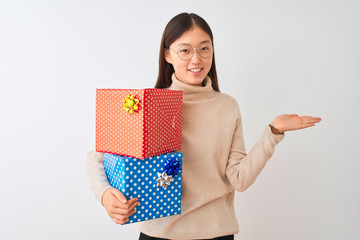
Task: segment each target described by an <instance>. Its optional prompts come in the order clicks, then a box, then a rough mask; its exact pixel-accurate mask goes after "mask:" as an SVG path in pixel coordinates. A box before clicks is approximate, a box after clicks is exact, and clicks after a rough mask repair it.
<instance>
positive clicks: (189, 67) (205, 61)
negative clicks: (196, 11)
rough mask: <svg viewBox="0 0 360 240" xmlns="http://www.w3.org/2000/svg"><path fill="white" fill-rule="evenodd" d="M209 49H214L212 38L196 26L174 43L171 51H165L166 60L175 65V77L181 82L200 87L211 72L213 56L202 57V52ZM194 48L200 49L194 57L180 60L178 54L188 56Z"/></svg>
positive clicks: (195, 50)
mask: <svg viewBox="0 0 360 240" xmlns="http://www.w3.org/2000/svg"><path fill="white" fill-rule="evenodd" d="M207 47H210V48H211V49H212V42H211V38H210V36H209V35H208V34H207V33H206V32H205V31H204V30H202V29H201V28H200V27H198V26H196V25H194V27H192V28H191V29H189V30H188V31H186V32H184V33H183V34H182V35H181V36H180V37H179V38H178V39H177V40H176V41H175V42H173V43H172V44H171V45H170V49H167V50H166V51H165V60H166V61H167V62H168V63H170V64H172V65H173V67H174V70H175V76H176V78H177V79H178V80H179V81H181V82H183V83H186V84H191V85H199V86H200V85H201V84H202V82H203V80H204V79H205V77H206V76H207V74H208V73H209V71H210V68H211V63H212V58H213V56H212V54H210V56H209V57H207V58H203V57H201V56H200V54H199V53H200V51H206V48H207ZM192 48H198V49H194V55H193V56H192V57H191V58H190V59H188V60H185V61H184V60H182V59H180V58H179V56H178V54H177V53H180V54H182V55H184V54H185V55H186V52H189V49H190V51H192ZM171 49H172V50H171ZM211 53H212V50H211ZM202 55H205V54H202ZM190 56H191V54H190Z"/></svg>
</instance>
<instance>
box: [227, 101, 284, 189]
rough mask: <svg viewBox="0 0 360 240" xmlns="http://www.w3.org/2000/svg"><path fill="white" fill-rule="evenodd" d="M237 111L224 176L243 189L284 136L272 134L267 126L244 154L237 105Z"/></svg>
mask: <svg viewBox="0 0 360 240" xmlns="http://www.w3.org/2000/svg"><path fill="white" fill-rule="evenodd" d="M237 113H238V118H237V121H236V127H235V131H234V135H233V139H232V144H231V149H230V154H229V159H228V164H227V167H226V177H227V178H228V180H229V182H230V184H231V185H232V186H233V187H234V188H235V189H236V190H238V191H245V190H246V189H247V188H248V187H250V186H251V185H252V184H253V183H254V182H255V180H256V178H257V176H258V175H259V174H260V172H261V170H262V169H263V168H264V167H265V164H266V162H267V161H268V160H269V159H270V157H271V156H272V155H273V153H274V151H275V146H276V144H278V143H279V142H280V141H281V140H282V139H283V138H284V134H279V135H274V134H273V133H272V132H271V129H270V127H269V126H267V128H266V129H265V132H264V133H263V135H262V137H261V138H260V140H259V141H258V142H257V143H256V144H255V145H254V146H253V147H252V148H251V150H250V151H249V152H248V154H246V150H245V144H244V137H243V130H242V121H241V116H240V111H239V108H238V107H237Z"/></svg>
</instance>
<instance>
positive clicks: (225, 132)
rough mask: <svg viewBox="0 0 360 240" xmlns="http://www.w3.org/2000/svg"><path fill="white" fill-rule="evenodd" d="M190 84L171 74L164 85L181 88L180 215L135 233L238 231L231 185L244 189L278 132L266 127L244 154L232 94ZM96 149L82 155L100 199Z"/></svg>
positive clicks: (193, 235) (191, 235)
mask: <svg viewBox="0 0 360 240" xmlns="http://www.w3.org/2000/svg"><path fill="white" fill-rule="evenodd" d="M205 83H206V85H205V86H204V87H202V86H193V85H188V84H185V83H182V82H180V81H179V80H177V79H176V78H175V77H174V76H173V83H172V85H171V86H170V88H169V89H174V90H182V91H183V93H184V95H183V126H182V148H181V150H180V152H182V153H183V154H184V156H183V173H182V174H183V179H182V197H181V215H175V216H170V217H165V218H160V219H154V220H150V221H145V222H141V223H139V229H140V231H141V232H143V233H145V234H147V235H150V236H154V237H159V238H165V239H209V238H215V237H219V236H225V235H230V234H235V233H237V232H238V231H239V228H238V223H237V220H236V215H235V211H234V189H236V190H238V191H244V190H245V189H247V188H248V187H249V186H250V185H251V184H252V183H253V182H254V181H255V179H256V177H257V176H258V175H259V173H260V172H261V170H262V169H263V168H264V166H265V164H266V162H267V161H268V160H269V158H270V157H271V156H272V154H273V153H274V150H275V145H276V144H277V143H279V142H280V141H281V139H282V138H283V137H284V135H274V134H272V132H271V130H270V127H266V130H265V132H264V134H263V135H262V137H261V138H260V140H259V141H258V142H257V143H256V144H255V145H254V146H253V147H252V149H251V150H250V151H249V152H248V154H246V151H245V146H244V139H243V131H242V125H241V116H240V111H239V107H238V104H237V102H236V100H235V99H233V98H232V97H230V96H228V95H226V94H223V93H219V92H216V91H214V90H213V88H212V86H211V80H210V79H209V78H207V79H206V80H205ZM102 163H103V159H102V154H101V153H97V152H90V153H89V154H88V158H87V170H88V175H89V181H90V185H91V187H92V189H93V190H94V192H95V196H96V197H97V198H98V199H99V200H100V199H101V197H102V194H103V193H104V192H105V190H106V189H108V188H109V187H110V185H109V183H108V181H107V178H106V175H105V172H104V168H103V165H102Z"/></svg>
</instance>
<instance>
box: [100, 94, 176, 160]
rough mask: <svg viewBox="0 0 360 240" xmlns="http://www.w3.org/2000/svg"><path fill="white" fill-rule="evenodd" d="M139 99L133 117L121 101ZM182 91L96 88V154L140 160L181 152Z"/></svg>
mask: <svg viewBox="0 0 360 240" xmlns="http://www.w3.org/2000/svg"><path fill="white" fill-rule="evenodd" d="M128 95H132V96H134V97H136V98H137V99H139V100H140V102H139V107H140V109H139V110H138V111H137V112H134V113H133V114H128V113H127V112H126V111H125V110H123V99H124V98H126V97H127V96H128ZM181 130H182V91H175V90H168V89H143V90H135V89H97V90H96V151H98V152H104V153H113V154H118V155H123V156H128V157H134V158H139V159H144V158H147V157H151V156H157V155H161V154H164V153H168V152H171V151H176V150H179V149H181Z"/></svg>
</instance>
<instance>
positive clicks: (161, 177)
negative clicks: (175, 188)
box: [156, 172, 174, 189]
mask: <svg viewBox="0 0 360 240" xmlns="http://www.w3.org/2000/svg"><path fill="white" fill-rule="evenodd" d="M157 175H158V179H157V180H156V182H157V185H156V186H157V187H159V186H161V187H163V188H164V189H166V188H167V187H168V186H170V183H171V182H173V181H174V179H173V177H172V176H168V175H167V174H166V172H163V173H157Z"/></svg>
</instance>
